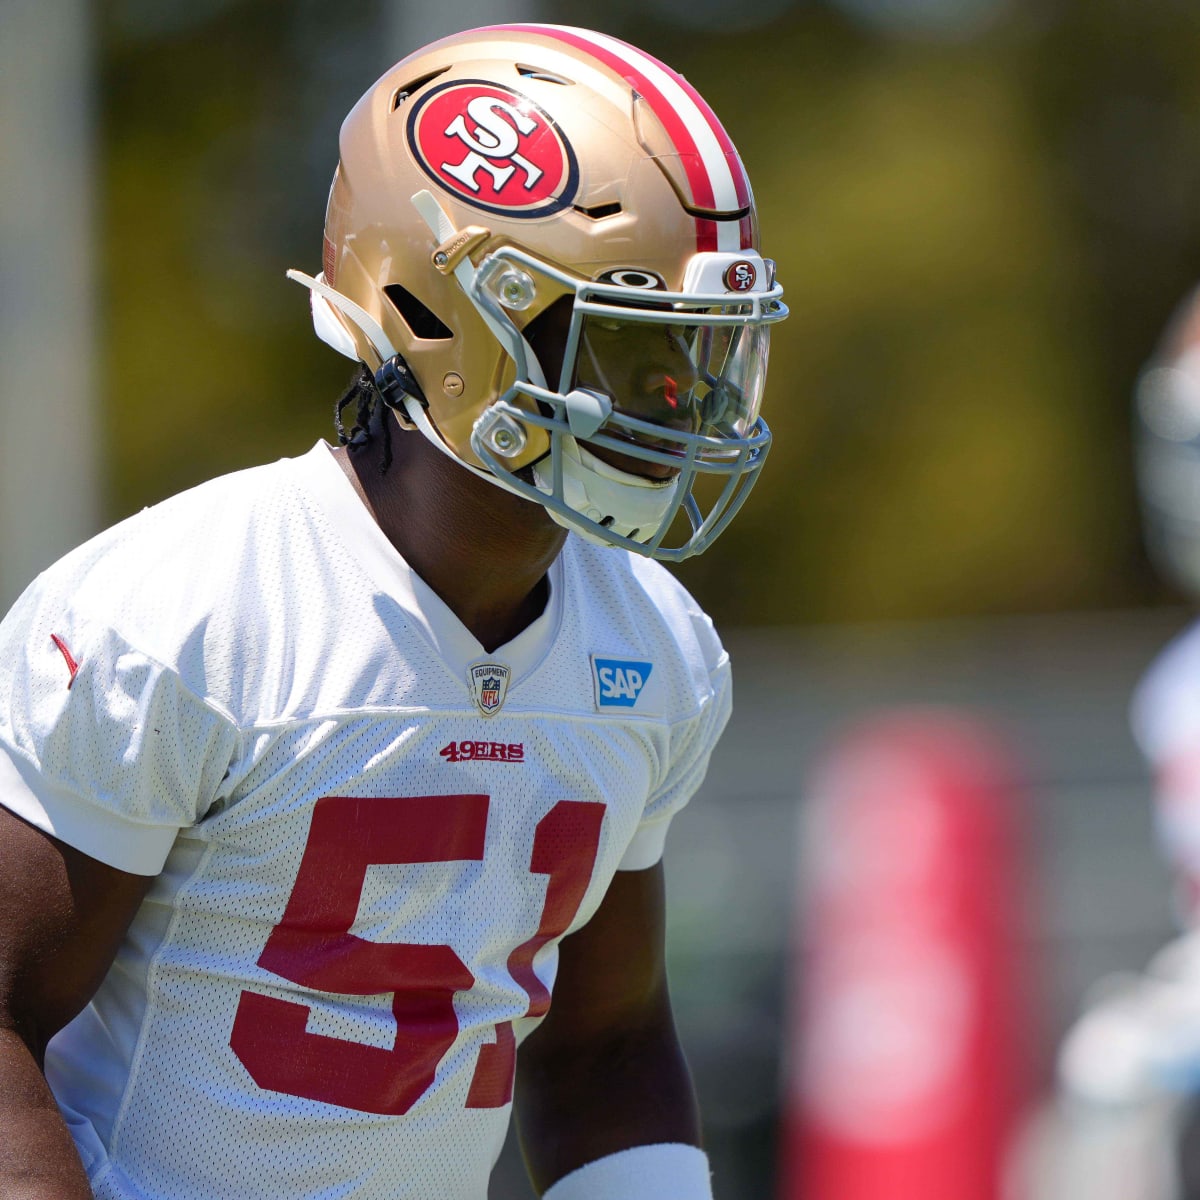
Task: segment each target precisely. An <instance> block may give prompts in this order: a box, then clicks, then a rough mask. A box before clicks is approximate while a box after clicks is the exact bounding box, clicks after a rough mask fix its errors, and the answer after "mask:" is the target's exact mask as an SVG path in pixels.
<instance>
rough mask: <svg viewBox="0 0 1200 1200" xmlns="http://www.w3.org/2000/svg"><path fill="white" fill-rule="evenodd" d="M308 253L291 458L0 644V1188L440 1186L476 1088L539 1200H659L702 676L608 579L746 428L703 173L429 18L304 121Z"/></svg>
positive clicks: (619, 93) (622, 116)
mask: <svg viewBox="0 0 1200 1200" xmlns="http://www.w3.org/2000/svg"><path fill="white" fill-rule="evenodd" d="M322 266H323V269H322V271H321V272H320V274H318V275H317V276H315V277H310V276H307V275H303V274H301V273H299V272H294V273H293V274H294V275H295V277H296V278H298V279H299V280H300V281H301V282H303V283H304V284H305V285H306V286H307V287H308V288H309V289H310V290H311V294H312V315H313V321H314V325H315V328H316V331H317V333H318V334H319V335H320V336H321V337H322V338H323V339H324V340H325V341H327V342H329V343H330V344H331V345H333V346H334V347H335V348H336V349H338V350H339V351H341V352H342V353H344V354H345V355H347V357H349V358H351V359H353V360H354V361H355V362H356V363H357V364H359V366H358V371H357V374H356V375H355V378H354V380H353V382H352V383H351V386H350V387H349V389H348V390H347V391H346V393H345V394H344V395H343V396H342V398H341V400H340V401H339V402H338V405H337V427H338V433H339V442H340V443H341V444H340V445H339V446H338V448H336V449H334V448H332V447H330V446H329V445H327V444H326V443H324V442H318V443H317V445H316V446H314V447H313V448H312V450H310V451H309V452H308V453H307V454H305V455H303V456H302V457H299V458H289V459H284V460H282V461H280V462H277V463H274V464H272V465H270V466H264V467H258V468H252V469H249V470H246V471H243V472H240V473H238V474H236V475H232V476H225V477H222V478H219V479H216V480H213V481H210V482H209V483H206V484H203V485H201V486H200V487H198V488H195V489H193V490H192V491H190V492H185V493H182V494H180V495H178V496H176V497H174V498H172V499H171V500H168V501H165V502H163V503H162V504H160V505H157V506H155V507H153V508H150V509H146V510H144V511H143V512H142V513H140V514H138V515H136V516H134V517H133V518H131V519H130V520H128V521H126V522H124V523H122V524H121V525H118V526H116V527H114V528H113V529H110V530H109V531H107V532H106V533H104V534H101V535H100V536H99V537H97V538H95V539H93V540H92V541H90V542H88V543H86V544H85V545H83V546H82V547H80V548H79V549H78V550H76V551H75V552H73V553H71V554H69V555H68V556H67V557H66V558H64V559H62V560H60V562H59V563H58V564H56V565H55V566H53V567H51V568H50V569H49V570H48V571H46V572H45V573H43V574H42V575H41V576H40V577H39V578H38V579H37V580H36V581H35V582H34V583H33V584H32V585H31V586H30V587H29V588H28V589H27V590H26V592H25V593H24V594H23V596H22V597H21V599H20V600H19V601H18V602H17V604H16V606H15V607H14V608H13V610H12V612H11V613H10V615H9V617H8V618H7V619H6V620H5V622H4V623H3V626H2V627H0V697H2V701H0V804H2V805H3V807H0V1194H3V1195H5V1196H17V1195H20V1196H22V1197H37V1198H38V1200H82V1198H83V1197H87V1196H90V1195H94V1196H96V1197H98V1198H99V1200H133V1198H134V1197H138V1198H139V1200H148V1198H151V1197H160V1198H163V1200H165V1198H167V1197H170V1198H171V1200H201V1198H203V1200H210V1198H212V1197H218V1196H219V1197H222V1198H223V1200H235V1198H237V1197H247V1198H249V1197H253V1198H255V1200H259V1198H261V1197H271V1196H280V1197H284V1196H286V1197H289V1198H290V1197H294V1196H314V1195H317V1194H321V1195H337V1196H340V1197H344V1198H346V1200H350V1198H352V1197H356V1198H360V1200H367V1198H382V1197H385V1196H386V1197H388V1198H389V1200H404V1198H408V1200H427V1198H428V1197H431V1196H437V1197H439V1200H483V1197H484V1196H485V1195H486V1193H487V1190H488V1177H489V1174H490V1172H491V1169H492V1166H493V1164H494V1162H495V1160H496V1157H497V1155H498V1154H499V1152H500V1147H501V1145H502V1143H503V1140H504V1136H505V1131H506V1129H507V1126H508V1124H509V1116H510V1112H511V1111H512V1110H513V1108H514V1105H515V1108H516V1110H517V1113H518V1126H519V1129H520V1134H521V1139H522V1146H523V1149H524V1152H525V1156H526V1160H527V1163H528V1168H529V1174H530V1176H531V1179H532V1181H533V1183H534V1185H535V1186H536V1188H537V1189H538V1191H539V1193H542V1194H544V1195H546V1196H547V1197H552V1198H553V1200H618V1198H619V1200H634V1198H637V1197H644V1198H645V1200H651V1198H655V1200H657V1197H659V1196H664V1195H670V1196H672V1197H676V1198H678V1200H705V1198H707V1197H709V1196H711V1185H710V1181H709V1171H708V1163H707V1159H706V1157H705V1155H704V1153H703V1151H702V1150H701V1149H700V1148H699V1145H700V1126H699V1118H698V1114H697V1111H696V1106H695V1099H694V1095H693V1092H692V1087H691V1081H690V1076H689V1072H688V1068H687V1065H686V1062H685V1061H684V1059H683V1056H682V1052H681V1050H680V1047H679V1044H678V1039H677V1036H676V1033H675V1029H674V1023H673V1018H672V1012H671V1006H670V1001H669V996H668V991H667V984H666V976H665V966H664V962H663V937H664V914H663V877H662V867H661V856H662V849H663V840H664V838H665V835H666V831H667V828H668V825H669V824H670V821H671V819H672V816H673V814H674V813H675V812H676V811H677V810H678V809H679V808H680V807H682V805H683V804H685V803H686V802H687V800H688V799H689V798H690V796H691V795H692V794H693V792H694V791H695V789H696V788H697V787H698V786H699V785H700V782H701V780H702V779H703V776H704V773H705V770H706V768H707V764H708V759H709V755H710V753H711V751H712V747H713V745H714V743H715V741H716V739H717V738H718V736H719V735H720V732H721V730H722V728H723V726H724V724H725V721H726V719H727V717H728V713H729V704H730V682H729V678H730V672H729V659H728V655H727V654H725V652H724V651H723V649H722V647H721V645H720V642H719V641H718V639H717V637H716V635H715V633H714V631H713V628H712V624H711V622H710V621H709V620H708V619H707V617H706V616H705V615H704V614H703V612H701V611H700V609H699V608H698V607H697V605H696V604H695V602H694V601H693V600H692V599H691V597H690V596H688V594H687V593H686V592H685V591H684V590H683V588H682V587H681V586H680V585H679V584H677V583H676V582H675V581H674V580H673V579H672V578H671V577H670V575H669V574H668V573H667V572H666V571H665V570H664V569H663V568H662V567H661V566H660V565H659V562H657V561H654V560H675V561H677V560H679V559H682V558H686V557H689V556H691V555H694V554H696V553H699V552H700V551H701V550H703V549H704V548H705V547H706V546H707V545H708V544H709V543H711V541H712V540H713V539H714V538H716V537H717V536H718V535H719V534H720V532H721V531H722V530H723V529H724V528H725V526H726V524H727V523H728V521H729V519H730V518H731V517H732V516H733V514H734V513H735V512H736V511H737V509H738V507H739V505H740V504H741V502H742V501H743V500H744V498H745V496H746V494H747V492H748V490H749V488H750V486H751V485H752V484H753V483H754V481H755V479H756V478H757V475H758V472H759V469H760V468H761V466H762V463H763V461H764V459H765V456H766V452H767V448H768V446H769V444H770V434H769V431H768V430H767V428H766V425H765V423H764V422H763V421H762V420H761V418H760V417H759V415H758V409H759V403H760V400H761V396H762V389H763V386H764V383H765V373H766V358H767V341H768V333H769V326H770V325H771V324H773V323H774V322H776V321H778V320H781V319H782V318H783V317H784V316H786V312H787V310H786V308H784V306H783V305H782V303H781V301H780V299H779V297H780V295H781V291H780V288H779V287H778V285H777V284H776V283H775V279H774V269H773V264H772V263H770V261H769V260H766V259H764V258H762V256H761V255H760V254H759V252H758V249H757V227H756V219H755V212H754V207H753V201H752V199H751V195H750V189H749V183H748V181H747V179H746V176H745V173H744V171H743V168H742V165H741V161H740V159H739V157H738V155H737V152H736V151H735V150H734V148H733V146H732V144H731V142H730V141H729V138H728V135H727V134H726V133H725V131H724V129H723V128H722V127H721V125H720V124H719V122H718V121H717V119H716V118H715V116H714V115H713V114H712V112H711V110H710V109H709V108H708V106H707V105H706V104H705V102H704V101H703V100H702V99H701V98H700V97H699V95H698V94H697V93H696V92H695V91H694V90H693V89H692V88H691V87H690V85H688V84H687V83H686V81H685V80H683V79H682V77H680V76H679V75H677V74H676V73H675V72H673V71H672V70H670V69H669V68H667V67H665V66H664V65H663V64H661V63H660V62H658V61H657V60H656V59H653V58H651V57H649V56H648V55H645V54H643V53H642V52H640V51H638V50H636V49H635V48H633V47H632V46H629V45H627V44H626V43H624V42H620V41H618V40H616V39H614V38H611V37H607V36H605V35H602V34H595V33H591V32H589V31H586V30H580V29H573V28H564V27H558V26H540V25H527V26H494V27H489V28H486V29H480V30H473V31H468V32H467V33H464V34H459V35H455V36H452V37H449V38H446V39H443V40H441V41H439V42H437V43H435V44H433V45H432V46H429V47H427V48H425V50H423V51H418V52H417V53H415V54H414V55H411V56H410V57H408V58H406V59H405V60H403V61H402V62H401V63H399V64H397V66H396V67H394V68H393V69H392V70H391V71H389V72H388V73H386V74H385V75H384V76H383V77H382V78H381V79H380V80H379V81H378V82H377V83H376V84H375V85H374V86H373V87H372V88H371V89H369V90H368V92H367V93H366V94H365V95H364V96H363V98H362V100H361V101H360V102H359V103H358V105H356V106H355V108H354V110H353V111H352V112H351V114H350V115H349V117H348V118H347V119H346V121H345V123H344V125H343V128H342V135H341V139H340V161H339V165H338V169H337V173H336V175H335V179H334V184H333V187H332V188H331V191H330V196H329V204H328V211H327V215H326V225H325V242H324V257H323V263H322ZM567 934H570V935H571V936H570V937H566V936H565V935H567ZM560 942H561V943H562V945H561V948H560ZM552 987H553V988H554V1004H553V1008H551V1004H550V994H551V988H552ZM89 1001H90V1002H89ZM85 1006H86V1007H85ZM80 1009H83V1011H82V1012H80ZM76 1014H78V1015H76ZM526 1037H528V1041H525V1039H526ZM519 1043H524V1044H523V1045H522V1049H521V1053H520V1055H519V1057H518V1055H517V1045H518V1044H519ZM43 1068H44V1078H43ZM47 1081H48V1082H49V1085H50V1087H49V1089H48V1088H47ZM514 1085H515V1087H516V1094H515V1096H514ZM72 1147H74V1148H73V1149H72Z"/></svg>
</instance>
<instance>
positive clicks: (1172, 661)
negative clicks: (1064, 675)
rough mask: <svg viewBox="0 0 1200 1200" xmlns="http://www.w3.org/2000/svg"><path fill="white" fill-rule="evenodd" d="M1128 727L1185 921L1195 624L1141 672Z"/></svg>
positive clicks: (1199, 677) (1192, 817) (1198, 718)
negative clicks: (1180, 887)
mask: <svg viewBox="0 0 1200 1200" xmlns="http://www.w3.org/2000/svg"><path fill="white" fill-rule="evenodd" d="M1132 725H1133V733H1134V737H1135V738H1136V739H1137V742H1138V745H1139V746H1140V747H1141V750H1142V753H1143V754H1144V755H1145V756H1146V759H1147V761H1148V762H1149V763H1150V766H1151V768H1152V769H1153V771H1154V777H1155V805H1156V818H1157V826H1158V832H1159V840H1160V842H1161V844H1162V847H1163V850H1164V852H1165V853H1166V855H1167V857H1168V859H1169V860H1170V861H1171V863H1172V864H1173V865H1174V866H1175V867H1176V868H1178V869H1179V871H1180V872H1181V874H1182V880H1181V882H1182V883H1183V884H1184V889H1185V894H1184V895H1183V897H1182V898H1181V899H1182V902H1183V904H1184V906H1185V908H1186V909H1187V912H1186V914H1185V915H1186V916H1187V918H1188V921H1189V924H1191V923H1194V922H1195V920H1196V919H1197V917H1200V622H1198V623H1196V624H1194V625H1192V626H1190V627H1189V628H1188V629H1186V630H1185V631H1184V632H1183V633H1181V634H1180V635H1179V636H1178V637H1176V638H1175V639H1174V640H1173V641H1172V642H1170V643H1169V644H1168V645H1167V647H1166V648H1165V649H1164V650H1163V651H1162V652H1161V653H1160V654H1159V656H1158V658H1156V659H1155V661H1154V663H1153V664H1152V665H1151V667H1150V669H1149V670H1148V671H1147V672H1146V674H1145V676H1144V677H1143V679H1142V681H1141V683H1140V684H1139V685H1138V688H1137V691H1136V692H1135V693H1134V699H1133V705H1132Z"/></svg>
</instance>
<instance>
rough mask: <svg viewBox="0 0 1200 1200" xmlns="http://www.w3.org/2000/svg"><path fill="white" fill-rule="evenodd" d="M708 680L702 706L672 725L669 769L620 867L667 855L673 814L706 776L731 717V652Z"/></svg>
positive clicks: (632, 866) (722, 654)
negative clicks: (668, 833)
mask: <svg viewBox="0 0 1200 1200" xmlns="http://www.w3.org/2000/svg"><path fill="white" fill-rule="evenodd" d="M709 680H710V685H711V686H710V690H709V691H708V693H707V694H706V695H705V696H704V697H703V698H702V699H701V702H700V707H699V710H698V711H697V712H696V713H694V714H693V715H691V716H689V717H687V718H686V719H684V720H683V721H680V722H678V723H676V724H675V725H673V726H672V728H671V732H670V748H669V753H668V760H667V767H666V770H665V771H664V772H663V778H662V780H661V781H660V783H659V786H658V787H657V788H656V790H655V791H654V792H653V793H652V795H651V796H650V799H649V801H648V802H647V804H646V809H645V813H644V815H643V817H642V820H641V823H640V824H639V826H638V829H637V832H636V833H635V834H634V836H633V839H632V841H631V842H630V843H629V846H628V848H627V849H626V851H625V855H624V857H623V858H622V859H621V863H620V866H619V868H618V869H619V870H622V871H641V870H645V869H646V868H647V867H652V866H653V865H654V864H655V863H656V862H658V860H659V859H660V858H662V855H663V848H664V846H665V844H666V839H667V829H668V828H669V827H670V824H671V819H672V817H674V815H675V814H676V813H677V812H678V811H679V810H680V809H681V808H683V806H684V805H685V804H686V803H687V802H688V801H689V800H690V799H691V798H692V796H693V795H695V793H696V792H697V790H698V789H699V787H700V785H701V784H702V783H703V782H704V776H705V775H706V774H707V772H708V762H709V758H710V757H711V756H712V751H713V747H714V746H715V745H716V744H717V741H718V739H719V738H720V736H721V733H722V731H723V730H724V728H725V725H726V723H727V722H728V720H729V714H730V711H731V709H732V704H733V680H732V674H731V671H730V666H729V656H728V655H727V654H726V653H725V652H724V651H723V650H722V651H721V652H720V657H719V659H718V661H717V663H716V665H715V667H714V668H713V670H712V672H711V674H710V676H709Z"/></svg>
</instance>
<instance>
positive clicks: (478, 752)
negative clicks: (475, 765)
mask: <svg viewBox="0 0 1200 1200" xmlns="http://www.w3.org/2000/svg"><path fill="white" fill-rule="evenodd" d="M438 753H439V754H440V755H441V756H442V757H443V758H444V759H445V760H446V761H447V762H524V761H525V743H524V742H450V743H448V744H447V745H445V746H443V747H442V748H441V749H440V750H439V751H438Z"/></svg>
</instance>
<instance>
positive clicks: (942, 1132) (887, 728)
mask: <svg viewBox="0 0 1200 1200" xmlns="http://www.w3.org/2000/svg"><path fill="white" fill-rule="evenodd" d="M1017 779H1018V771H1017V764H1016V763H1015V761H1014V756H1013V754H1012V753H1011V752H1010V751H1009V750H1008V749H1007V748H1006V747H1005V746H1004V744H1003V741H1002V739H1000V738H999V737H997V736H996V735H995V734H994V733H993V732H992V731H991V730H990V729H989V728H988V727H987V726H986V725H984V724H983V723H982V722H980V721H978V720H975V719H972V718H970V717H967V716H964V715H961V714H955V713H945V712H929V711H900V712H896V713H891V714H886V715H884V716H882V717H879V718H876V719H874V720H872V721H870V722H868V723H866V724H864V725H862V726H860V727H858V728H857V729H855V730H853V731H851V732H850V733H849V735H848V736H846V737H845V738H843V739H841V740H840V741H839V742H838V743H837V744H836V745H835V746H834V747H833V749H832V751H831V752H830V753H829V755H828V756H827V757H826V758H825V759H824V761H823V762H822V764H821V765H820V766H819V768H818V770H817V771H816V773H815V775H814V778H813V779H812V781H811V787H810V794H809V797H808V800H809V804H808V806H807V808H806V818H807V821H806V825H805V835H806V836H805V838H804V855H803V859H802V868H803V869H802V870H801V873H800V886H799V892H798V911H797V921H796V930H797V939H796V945H795V953H794V963H795V967H796V986H795V987H794V988H793V993H792V1005H791V1022H790V1049H791V1061H790V1064H789V1069H788V1080H787V1097H786V1101H785V1128H784V1131H783V1133H784V1138H783V1143H784V1144H783V1164H782V1173H781V1187H780V1196H781V1197H782V1198H783V1200H998V1198H999V1196H1000V1195H1001V1191H1002V1180H1003V1174H1004V1169H1005V1163H1004V1159H1005V1154H1006V1151H1007V1149H1008V1146H1009V1142H1010V1140H1011V1137H1012V1135H1013V1134H1014V1132H1015V1127H1016V1120H1017V1118H1018V1116H1019V1109H1020V1105H1021V1100H1022V1096H1023V1085H1024V1080H1025V1069H1026V1066H1027V1062H1026V1058H1027V1055H1026V1047H1027V1046H1028V1044H1029V1038H1028V1037H1027V1036H1026V1033H1027V1031H1026V1030H1025V1029H1023V1027H1022V1026H1023V1024H1024V1022H1023V1020H1022V1017H1021V1013H1022V1011H1023V1008H1022V1005H1021V1003H1020V996H1021V994H1022V992H1023V988H1022V983H1021V980H1020V978H1019V974H1020V972H1019V967H1018V962H1017V956H1016V954H1015V952H1014V946H1015V942H1016V937H1015V933H1014V931H1015V929H1016V927H1017V926H1018V925H1019V917H1020V914H1021V909H1022V907H1023V894H1024V889H1023V881H1022V878H1023V877H1022V870H1021V865H1020V863H1019V857H1020V850H1019V847H1020V844H1021V840H1022V839H1021V836H1020V833H1021V830H1020V827H1021V824H1022V821H1021V808H1022V803H1021V787H1020V785H1019V784H1018V782H1017Z"/></svg>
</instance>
